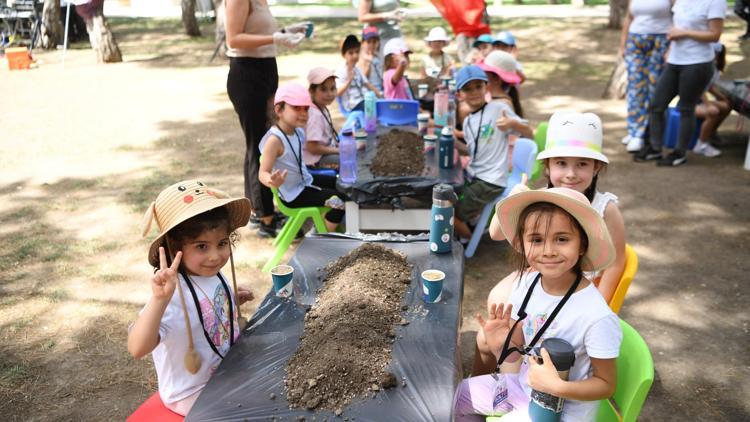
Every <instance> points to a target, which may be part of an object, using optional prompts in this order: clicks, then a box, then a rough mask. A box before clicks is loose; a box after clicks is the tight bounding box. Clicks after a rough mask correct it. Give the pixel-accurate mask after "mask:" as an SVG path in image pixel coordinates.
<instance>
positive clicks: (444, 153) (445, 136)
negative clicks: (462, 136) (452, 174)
mask: <svg viewBox="0 0 750 422" xmlns="http://www.w3.org/2000/svg"><path fill="white" fill-rule="evenodd" d="M438 144H439V148H438V165H439V166H440V168H441V169H450V168H453V128H452V127H447V126H446V127H444V128H443V130H442V131H441V132H440V141H438Z"/></svg>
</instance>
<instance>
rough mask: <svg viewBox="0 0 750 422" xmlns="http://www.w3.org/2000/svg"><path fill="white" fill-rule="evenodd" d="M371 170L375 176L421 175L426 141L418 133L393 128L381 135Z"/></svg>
mask: <svg viewBox="0 0 750 422" xmlns="http://www.w3.org/2000/svg"><path fill="white" fill-rule="evenodd" d="M370 170H371V171H372V174H374V175H375V176H419V175H421V174H422V171H423V170H424V141H423V140H422V138H421V137H420V136H419V135H418V134H416V133H413V132H407V131H404V130H399V129H393V130H392V131H390V132H388V133H386V134H385V135H383V136H381V137H380V139H379V142H378V152H377V153H376V154H375V158H374V159H373V160H372V166H371V167H370Z"/></svg>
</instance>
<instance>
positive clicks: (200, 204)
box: [142, 180, 250, 373]
mask: <svg viewBox="0 0 750 422" xmlns="http://www.w3.org/2000/svg"><path fill="white" fill-rule="evenodd" d="M219 207H225V208H226V209H227V214H228V215H229V232H230V233H231V232H233V231H234V230H236V229H237V228H239V227H242V226H244V225H246V224H247V222H248V220H249V219H250V201H249V200H248V199H247V198H230V197H229V195H227V194H226V193H224V192H222V191H220V190H218V189H213V188H210V187H208V186H206V185H205V184H204V183H203V182H199V181H197V180H186V181H182V182H179V183H175V184H174V185H172V186H170V187H168V188H166V189H164V190H163V191H162V192H161V193H160V194H159V196H157V197H156V201H154V202H152V203H151V205H149V207H148V209H147V210H146V214H145V215H144V216H143V221H142V227H143V230H142V235H143V236H144V237H146V236H147V235H148V233H149V231H150V230H151V226H152V223H154V222H156V228H157V230H158V231H159V234H158V236H156V238H155V239H154V240H153V241H152V242H151V246H150V247H149V251H148V262H149V264H151V265H152V266H153V267H155V268H158V267H159V248H160V247H164V249H165V250H166V251H167V253H168V255H169V258H170V262H171V261H172V260H173V259H174V254H175V253H176V252H177V251H174V250H172V248H170V239H169V231H170V230H172V229H173V228H175V227H176V226H177V225H178V224H180V223H182V222H184V221H187V220H188V219H190V218H192V217H195V216H196V215H199V214H202V213H204V212H207V211H210V210H212V209H215V208H219ZM229 260H230V264H231V267H232V285H233V287H234V297H235V298H237V297H238V296H237V281H236V277H235V271H234V257H233V256H232V249H231V245H230V249H229ZM185 282H186V283H191V281H190V277H189V276H188V279H187V280H185ZM177 289H178V291H179V295H180V301H181V303H182V308H183V312H184V315H185V324H186V327H187V332H188V352H187V354H186V356H185V368H186V369H187V370H188V371H190V372H191V373H196V372H198V369H200V358H199V357H198V354H197V352H195V348H194V346H193V336H192V332H191V331H190V326H191V325H190V319H189V316H188V312H187V307H186V306H185V297H184V294H183V292H182V287H181V285H180V283H179V282H178V283H177ZM235 300H236V299H235ZM237 320H238V321H239V325H240V330H242V329H244V324H243V322H245V321H244V319H243V318H242V316H241V315H240V308H239V306H237Z"/></svg>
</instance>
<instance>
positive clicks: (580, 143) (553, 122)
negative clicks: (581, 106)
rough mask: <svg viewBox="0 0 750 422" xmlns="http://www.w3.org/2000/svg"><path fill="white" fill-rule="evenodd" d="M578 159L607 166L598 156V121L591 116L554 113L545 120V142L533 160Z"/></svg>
mask: <svg viewBox="0 0 750 422" xmlns="http://www.w3.org/2000/svg"><path fill="white" fill-rule="evenodd" d="M552 157H581V158H591V159H594V160H599V161H601V162H603V163H609V159H608V158H607V156H606V155H604V154H602V121H601V119H600V118H599V116H597V115H596V114H594V113H576V112H573V111H556V112H555V113H554V114H552V117H550V119H549V126H548V127H547V143H546V144H545V146H544V151H542V152H540V153H539V155H537V156H536V159H537V160H544V159H545V158H552Z"/></svg>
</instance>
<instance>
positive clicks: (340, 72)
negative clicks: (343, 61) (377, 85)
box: [335, 65, 368, 111]
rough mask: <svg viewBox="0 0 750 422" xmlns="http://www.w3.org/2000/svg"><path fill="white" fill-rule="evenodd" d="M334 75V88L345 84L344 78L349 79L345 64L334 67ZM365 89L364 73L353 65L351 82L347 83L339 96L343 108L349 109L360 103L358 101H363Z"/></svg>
mask: <svg viewBox="0 0 750 422" xmlns="http://www.w3.org/2000/svg"><path fill="white" fill-rule="evenodd" d="M335 76H336V89H339V87H341V85H343V84H345V83H346V80H347V79H349V70H348V69H347V67H346V65H344V66H341V67H339V68H338V69H336V73H335ZM367 91H368V89H367V86H366V85H365V75H364V74H363V73H362V71H361V70H360V69H359V68H358V67H357V66H354V78H352V82H351V83H350V84H349V87H348V88H347V89H346V91H344V94H343V95H342V96H341V103H342V104H343V105H344V108H345V109H346V110H347V111H351V110H352V109H353V108H354V107H356V106H357V104H359V103H360V101H364V99H365V92H367Z"/></svg>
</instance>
